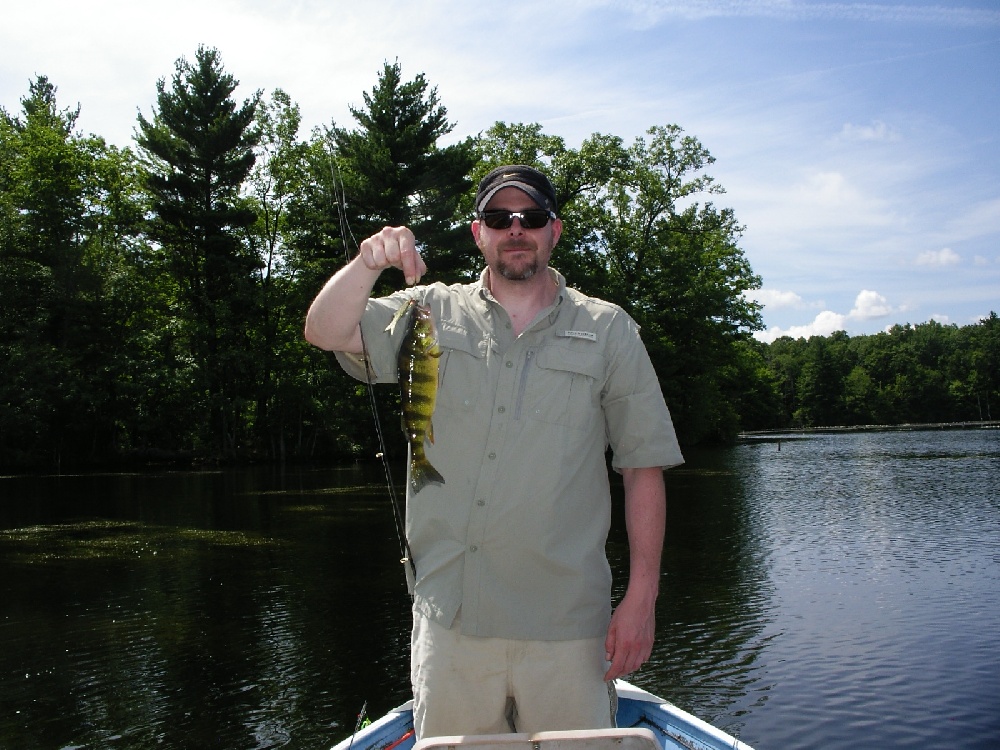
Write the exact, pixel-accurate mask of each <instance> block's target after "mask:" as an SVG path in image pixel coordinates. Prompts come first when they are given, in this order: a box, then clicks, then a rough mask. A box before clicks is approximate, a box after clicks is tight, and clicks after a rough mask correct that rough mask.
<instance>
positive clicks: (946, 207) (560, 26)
mask: <svg viewBox="0 0 1000 750" xmlns="http://www.w3.org/2000/svg"><path fill="white" fill-rule="evenodd" d="M12 5H13V7H9V8H6V9H5V10H4V22H3V24H2V26H0V106H2V107H3V108H4V109H5V110H6V111H7V112H9V113H11V114H16V113H19V112H20V110H21V105H20V101H21V99H22V98H23V97H25V96H26V95H27V93H28V86H29V83H30V82H31V81H33V80H34V79H35V77H36V75H45V76H47V77H48V78H49V80H50V81H51V82H52V83H53V84H54V85H55V86H56V87H57V101H58V103H59V105H60V107H62V108H75V107H76V106H77V105H79V106H80V108H81V113H80V117H79V120H78V121H77V125H78V128H79V130H80V131H81V132H83V133H85V134H90V133H93V134H96V135H100V136H103V137H104V138H105V139H106V140H107V141H108V142H110V143H113V144H115V145H118V146H132V145H134V144H133V135H134V132H135V126H136V117H137V115H138V113H140V112H141V113H143V114H144V115H145V116H147V117H149V116H151V115H152V113H153V106H154V103H155V95H156V83H157V81H158V80H159V79H166V80H167V81H168V82H169V81H170V79H171V76H172V75H173V72H174V65H175V62H176V61H177V60H178V59H179V58H185V59H187V60H189V61H193V60H194V56H195V53H196V51H197V49H198V46H199V45H204V46H206V47H214V48H216V49H217V50H218V51H219V52H220V55H221V59H222V62H223V65H224V67H225V69H226V71H227V72H228V73H230V74H232V75H233V76H234V77H235V78H236V79H237V80H238V81H239V82H240V86H239V88H238V89H237V91H236V94H235V96H236V98H237V99H239V100H243V99H246V98H249V97H250V96H252V95H253V93H254V92H255V91H257V90H258V89H259V90H263V91H264V92H265V94H270V93H271V92H272V91H273V90H274V89H276V88H281V89H283V90H285V91H286V92H287V93H288V94H289V95H290V96H291V98H292V100H293V101H294V102H296V103H298V105H299V106H300V108H301V111H302V116H303V130H302V133H301V135H302V137H303V138H305V137H307V136H308V133H309V132H310V130H311V129H312V128H313V127H317V126H323V125H329V124H330V123H331V122H335V123H336V124H337V125H339V126H342V127H348V128H350V127H353V126H354V124H355V123H354V120H353V119H352V117H351V115H350V110H349V107H350V106H362V105H363V93H364V92H365V91H371V90H372V88H374V87H375V86H376V84H377V82H378V75H379V73H380V72H381V71H382V68H383V65H384V64H385V63H386V62H389V63H393V62H398V63H399V64H400V66H401V68H402V75H403V79H404V80H412V79H413V78H414V77H416V76H417V75H418V74H420V73H422V74H424V76H425V78H426V80H427V82H428V83H429V84H430V85H431V86H433V87H436V88H437V92H438V96H439V97H440V101H441V103H442V104H443V105H444V106H445V107H446V108H447V110H448V115H449V118H450V120H451V121H452V122H453V123H454V124H455V128H454V130H453V132H452V133H451V135H450V136H449V137H448V138H449V139H450V140H451V141H457V140H460V139H462V138H465V137H466V136H470V135H472V136H474V135H477V134H478V133H481V132H483V131H484V130H486V129H487V128H489V127H490V126H491V125H492V124H493V123H494V122H496V121H498V120H501V121H504V122H508V123H510V122H523V123H539V124H540V125H541V126H542V128H543V130H544V132H545V133H547V134H549V135H556V136H560V137H562V138H563V139H565V141H566V144H567V145H568V146H570V147H572V148H576V147H579V145H580V144H581V143H582V141H583V140H584V139H585V138H587V137H589V136H590V135H592V134H594V133H603V134H606V135H616V136H619V137H621V138H623V139H624V140H625V141H626V142H627V143H631V142H632V141H633V140H634V139H635V138H637V137H640V136H642V135H643V134H644V133H645V131H646V130H647V129H648V128H650V127H652V126H656V125H668V124H676V125H679V126H680V127H681V128H683V130H684V132H685V134H686V135H691V136H694V137H696V138H697V139H698V140H699V141H700V142H701V143H702V145H703V146H704V147H705V148H707V149H708V150H709V151H710V152H711V154H712V156H713V157H715V159H716V161H715V163H714V164H713V165H711V167H710V168H709V169H708V170H707V173H708V174H710V175H711V176H713V177H714V178H715V179H716V180H717V182H718V183H719V184H721V185H722V186H723V187H724V188H725V190H726V192H725V194H723V195H716V196H711V199H712V201H713V202H714V203H715V205H716V206H717V207H729V208H732V209H733V210H734V211H735V214H736V217H737V219H738V220H739V222H740V224H741V225H743V226H744V227H745V230H744V232H743V234H742V236H741V238H740V241H739V245H740V247H741V248H742V249H743V251H744V253H745V254H746V257H747V259H748V260H749V262H750V264H751V266H752V268H753V271H754V272H755V273H756V274H757V275H759V276H760V277H761V280H762V285H761V288H760V289H759V290H757V291H756V292H754V297H755V299H757V300H758V301H759V302H761V303H762V304H763V305H764V310H763V320H764V323H765V325H766V326H767V329H766V330H765V331H761V332H758V333H757V334H756V335H757V337H758V338H760V339H761V340H763V341H772V340H774V339H775V338H777V337H778V336H781V335H790V336H793V337H800V336H804V337H808V336H810V335H822V336H826V335H829V334H831V333H833V332H834V331H839V330H844V331H847V333H848V334H849V335H851V336H856V335H864V334H872V333H877V332H879V331H883V330H886V329H888V328H889V327H891V326H893V325H896V324H900V325H905V324H911V325H917V324H920V323H924V322H927V321H929V320H936V321H938V322H939V323H942V324H946V325H951V324H954V325H958V326H965V325H970V324H974V323H975V322H976V321H977V320H979V319H980V318H982V317H984V316H988V315H989V314H990V312H991V311H996V312H998V313H1000V4H998V3H997V0H953V1H950V2H948V1H946V0H936V1H931V2H923V1H921V0H897V1H896V2H877V1H872V2H846V1H845V2H801V1H799V0H554V1H553V2H545V1H544V0H539V1H538V2H533V3H528V2H523V1H522V0H513V1H512V2H506V3H502V4H495V5H485V4H479V3H471V2H462V1H461V0H424V1H423V2H403V1H401V0H372V1H371V2H365V1H362V2H359V1H358V0H348V1H341V0H325V1H324V0H282V1H281V2H277V1H275V0H218V1H216V0H197V1H195V0H173V2H171V3H169V4H164V3H139V2H131V1H126V0H91V1H90V2H87V3H68V2H65V0H61V1H60V0H33V1H32V2H30V3H16V4H12ZM448 142H450V141H448V140H446V141H443V142H442V143H441V145H447V144H448ZM427 278H428V279H429V280H432V278H433V269H431V270H430V272H429V274H428V277H427ZM570 282H571V283H572V279H570Z"/></svg>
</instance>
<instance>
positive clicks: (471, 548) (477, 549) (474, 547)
mask: <svg viewBox="0 0 1000 750" xmlns="http://www.w3.org/2000/svg"><path fill="white" fill-rule="evenodd" d="M478 551H479V547H477V546H476V545H474V544H473V545H472V546H471V547H469V552H478Z"/></svg>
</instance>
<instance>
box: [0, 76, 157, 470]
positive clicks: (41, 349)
mask: <svg viewBox="0 0 1000 750" xmlns="http://www.w3.org/2000/svg"><path fill="white" fill-rule="evenodd" d="M21 103H22V109H23V111H22V113H21V114H20V115H16V116H15V115H11V114H9V113H7V112H6V111H3V110H0V238H2V242H0V290H2V291H0V359H2V360H3V361H4V372H5V377H4V379H3V382H2V384H0V450H2V451H3V455H4V458H5V460H7V461H11V462H13V463H29V464H41V463H55V464H59V463H62V462H64V461H65V462H74V461H81V460H95V459H102V458H104V457H106V456H107V455H108V454H109V453H113V452H115V451H117V450H119V449H120V448H122V447H123V446H126V445H128V444H129V441H130V438H129V436H128V434H127V433H128V430H129V428H130V427H131V426H133V425H127V424H125V423H124V420H126V419H127V418H128V417H129V415H130V414H131V413H132V411H133V410H132V408H131V407H132V406H133V405H134V402H131V401H130V397H131V395H132V394H130V393H129V384H128V374H129V372H130V365H129V358H128V357H127V356H126V355H125V352H126V351H127V349H128V347H129V346H130V345H131V344H132V343H133V342H134V341H135V338H136V337H135V336H134V335H133V332H134V330H135V329H134V328H133V327H130V323H134V319H133V318H132V317H131V316H132V315H133V314H134V313H135V312H136V311H137V310H138V309H139V308H140V307H141V306H142V303H141V300H142V298H143V295H142V294H140V293H137V292H136V282H137V275H136V274H135V273H134V272H133V268H134V265H133V264H134V260H135V254H136V252H137V248H138V239H137V236H138V226H139V217H140V216H141V206H142V204H141V201H139V200H138V196H137V193H136V189H135V188H136V182H135V176H136V172H135V160H134V158H133V157H132V154H131V152H129V151H127V150H124V151H121V150H118V149H114V148H109V147H108V146H106V145H105V143H104V141H103V140H101V139H100V138H97V137H94V136H90V137H84V136H81V135H79V134H77V133H76V132H75V125H76V120H77V116H78V114H79V111H80V110H79V107H77V108H76V109H60V108H59V106H58V104H57V101H56V88H55V86H54V85H53V84H52V83H50V82H49V80H48V79H47V78H46V77H44V76H39V77H38V78H37V79H36V80H35V81H34V82H32V83H31V85H30V87H29V94H28V96H27V97H25V98H24V99H22V100H21Z"/></svg>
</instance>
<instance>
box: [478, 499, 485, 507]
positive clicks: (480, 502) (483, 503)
mask: <svg viewBox="0 0 1000 750" xmlns="http://www.w3.org/2000/svg"><path fill="white" fill-rule="evenodd" d="M476 505H478V506H479V507H480V508H482V507H483V506H484V505H486V501H485V500H483V499H479V500H476Z"/></svg>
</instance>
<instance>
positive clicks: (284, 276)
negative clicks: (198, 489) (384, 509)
mask: <svg viewBox="0 0 1000 750" xmlns="http://www.w3.org/2000/svg"><path fill="white" fill-rule="evenodd" d="M155 86H156V97H155V104H154V106H153V110H152V112H150V113H148V115H147V114H139V115H138V117H137V122H136V127H135V137H134V144H133V145H132V146H130V147H125V148H122V147H116V146H114V145H109V144H108V143H106V142H105V140H104V139H103V138H101V137H100V136H99V135H93V134H90V135H84V134H82V133H80V132H78V131H77V129H76V121H77V119H78V117H79V114H80V111H81V110H80V105H77V106H76V107H75V108H74V107H65V106H63V105H62V104H61V103H60V102H58V101H57V96H56V94H57V87H56V85H55V84H54V83H53V82H51V81H49V80H48V78H47V77H45V76H44V75H39V76H37V77H36V79H35V80H34V81H31V82H29V83H28V88H27V92H26V94H25V96H24V97H23V98H22V99H21V102H20V104H21V108H20V110H19V111H16V112H9V111H7V110H6V109H4V108H2V107H0V362H2V363H3V364H2V374H3V377H2V379H0V466H4V467H7V468H11V469H15V470H23V469H39V470H60V469H63V468H66V467H71V466H72V467H84V468H88V467H90V468H92V467H102V466H121V465H127V464H148V463H151V462H172V463H182V464H191V463H211V464H227V463H248V462H265V461H313V460H347V459H355V458H364V457H367V456H373V455H374V453H375V451H377V450H378V445H377V430H376V428H375V427H374V426H373V425H374V423H375V421H376V420H375V418H374V417H373V413H372V405H373V404H374V406H375V410H376V414H378V415H380V416H379V419H380V420H381V422H383V423H384V424H386V425H390V426H391V425H395V424H396V419H395V415H396V414H398V408H399V407H398V396H397V395H396V393H395V392H394V390H395V389H391V388H380V389H377V390H376V392H375V394H374V397H373V398H371V397H370V396H369V394H368V393H367V391H366V388H365V386H364V384H360V383H358V382H356V381H354V380H352V379H350V378H348V377H347V376H346V375H344V374H343V373H342V372H341V371H340V369H339V368H338V367H337V366H336V364H335V362H334V361H333V358H332V355H330V354H328V353H326V352H322V351H319V350H317V349H315V348H313V347H311V346H310V345H308V344H307V343H306V342H305V341H304V340H303V338H302V324H303V320H304V316H305V311H306V309H307V307H308V305H309V303H310V301H311V299H312V298H313V296H314V295H315V294H316V292H317V291H318V290H319V289H320V287H321V286H322V285H323V283H324V282H325V281H326V279H327V278H329V276H330V275H331V274H332V273H334V271H336V269H337V268H338V267H339V266H340V265H342V264H343V263H344V262H346V260H347V259H349V258H350V257H351V256H352V255H353V253H355V252H356V251H357V242H358V241H359V240H360V239H362V238H364V237H366V236H368V235H369V234H371V233H372V232H374V231H377V230H378V229H380V228H381V227H383V226H385V225H402V224H405V225H408V226H410V227H411V228H412V229H413V230H414V233H415V234H416V236H417V238H418V241H419V242H420V243H421V252H422V253H423V255H424V257H425V259H426V261H427V265H428V268H429V273H428V276H427V277H426V280H428V281H443V282H446V283H447V282H456V281H467V280H471V279H472V278H474V277H475V276H476V275H478V273H479V270H480V256H479V253H478V250H476V248H475V245H474V244H473V242H472V239H471V235H470V232H469V229H468V225H469V222H470V220H471V218H472V213H473V208H472V204H473V195H474V192H475V185H476V184H477V183H478V180H479V178H480V177H481V176H482V175H484V174H485V173H486V172H487V171H489V170H490V169H491V168H492V167H494V166H496V165H498V164H503V163H525V164H531V165H535V166H538V167H540V168H542V169H544V170H545V171H546V172H547V173H548V174H549V175H550V177H551V178H552V182H553V184H554V185H555V187H556V190H557V193H558V198H559V206H560V211H559V212H560V215H561V217H562V218H563V221H564V224H565V230H564V233H563V236H562V239H561V241H560V244H559V245H558V246H557V248H556V250H555V252H554V254H553V260H552V264H553V265H554V266H555V267H556V268H558V269H559V270H560V271H562V272H563V273H564V274H565V275H566V276H567V278H568V280H569V283H570V284H571V285H572V286H575V287H576V288H578V289H580V290H581V291H583V292H585V293H588V294H592V295H594V296H598V297H601V298H603V299H607V300H609V301H612V302H615V303H617V304H619V305H621V306H622V307H623V308H624V309H625V310H626V311H628V313H629V314H630V315H632V316H633V317H634V318H635V319H636V320H637V321H638V322H639V324H640V325H641V326H642V330H643V338H644V340H645V342H646V345H647V348H648V349H649V352H650V356H651V357H652V360H653V363H654V365H655V367H656V369H657V372H658V374H659V377H660V380H661V383H662V386H663V392H664V395H665V397H666V399H667V403H668V405H669V406H670V410H671V413H672V415H673V417H674V421H675V424H676V427H677V431H678V435H679V437H680V439H681V442H682V444H684V445H696V444H699V443H706V442H718V441H721V442H725V441H731V440H733V439H734V438H735V437H736V436H737V435H738V434H740V433H741V432H743V431H751V430H764V429H785V428H790V427H806V428H808V427H823V426H833V425H843V426H850V425H871V424H902V423H914V422H946V423H951V422H965V421H981V420H992V419H994V417H993V415H992V412H991V409H992V408H996V407H997V405H998V404H1000V321H998V319H997V315H996V313H991V315H990V316H989V318H987V319H984V320H982V321H980V322H979V323H978V324H975V325H970V326H965V327H957V326H945V325H940V324H938V323H935V322H928V323H924V324H919V325H914V326H910V325H906V326H896V327H894V328H892V329H890V330H888V331H886V332H884V333H879V334H877V335H873V336H858V337H853V338H852V337H849V336H848V335H847V334H846V333H844V332H838V333H835V334H833V335H832V336H829V337H812V338H810V339H808V340H804V339H798V340H793V339H790V338H787V337H786V338H782V339H778V340H777V341H775V342H773V343H771V344H764V343H761V342H759V341H757V340H755V339H754V338H753V335H752V334H753V333H754V332H755V331H759V330H762V328H763V323H762V318H761V307H760V305H759V304H758V303H756V302H754V301H752V298H751V297H750V296H749V295H748V294H747V293H748V292H752V291H753V290H755V289H758V288H760V286H761V279H760V278H759V277H758V276H757V275H755V274H754V272H753V269H752V268H751V266H750V263H749V262H748V260H747V258H746V257H745V255H744V253H743V251H742V250H741V249H740V246H739V242H740V239H741V235H742V232H743V227H742V226H741V225H740V223H739V221H738V220H737V217H736V216H735V215H734V212H733V211H732V209H729V208H725V207H720V206H718V205H716V201H718V200H719V199H718V196H721V195H723V194H724V193H725V191H724V189H723V187H722V186H721V185H719V184H718V183H717V182H716V181H715V180H714V179H713V178H712V177H711V176H710V174H708V170H710V168H711V165H712V164H713V163H714V161H715V160H714V158H713V157H712V155H711V153H710V152H709V151H708V149H707V148H706V147H705V146H704V145H703V144H702V143H701V142H700V141H699V140H698V139H697V138H696V137H694V136H692V135H690V134H686V133H685V132H684V130H683V129H682V128H681V127H679V126H678V125H675V124H660V125H653V126H651V127H649V128H648V130H647V131H646V132H645V134H644V136H643V137H639V138H636V139H635V140H634V141H633V142H632V143H626V142H625V141H624V140H623V139H622V138H619V137H617V136H614V135H606V134H601V133H594V134H593V135H591V136H590V137H588V138H587V139H585V140H584V141H583V142H582V144H581V145H580V146H579V148H571V147H569V146H567V144H566V142H565V141H564V139H562V138H561V137H559V136H557V135H552V134H549V133H545V132H544V131H543V129H542V127H541V126H540V125H538V124H524V123H505V122H497V123H495V124H494V125H493V126H492V127H490V128H489V129H488V130H486V131H485V132H482V133H479V134H478V135H477V136H475V137H468V138H466V139H464V140H460V141H458V142H453V143H450V144H449V145H441V142H442V141H443V140H447V136H448V135H449V134H450V133H452V131H453V130H454V128H455V123H453V122H451V121H449V119H448V112H447V109H446V107H445V106H444V104H443V103H442V102H441V101H440V100H439V97H438V94H437V89H436V88H435V87H433V86H432V85H431V84H430V83H429V82H428V81H427V80H426V79H425V77H424V76H423V75H422V74H418V75H416V76H414V77H413V78H412V79H409V80H407V79H406V78H405V77H404V75H403V71H402V68H401V66H400V64H399V63H398V62H397V63H393V64H390V63H386V64H385V65H384V67H383V69H382V70H381V71H379V72H378V74H377V81H376V83H375V85H374V86H373V88H372V89H371V90H370V91H366V92H363V93H362V101H363V105H360V106H352V107H351V108H350V112H351V115H352V117H353V120H354V122H353V123H352V124H351V127H343V126H340V125H338V124H337V123H335V122H331V123H330V124H329V125H328V126H324V127H318V128H315V129H313V130H312V132H310V133H308V134H303V133H300V130H301V116H300V112H299V108H298V106H297V105H296V104H295V102H294V101H293V100H292V98H291V97H290V96H289V95H288V94H287V93H286V92H284V91H282V90H280V89H278V90H275V91H273V92H271V93H270V94H265V93H264V92H262V91H257V92H254V93H253V94H252V95H251V96H250V97H249V98H247V99H244V100H242V101H239V100H237V98H235V93H236V89H237V87H238V81H237V79H236V78H235V77H234V76H233V75H232V74H231V73H229V72H227V71H226V69H225V67H224V65H223V62H222V59H221V55H220V53H219V51H218V50H216V49H212V48H207V47H200V48H199V49H198V50H197V52H196V54H195V56H194V59H193V60H191V61H189V60H187V59H186V58H183V57H182V58H180V59H178V61H177V63H176V65H175V69H174V71H173V73H172V75H170V76H169V78H166V77H165V78H163V79H160V80H159V81H157V82H156V83H155ZM380 285H381V288H380V289H377V290H376V291H381V292H387V291H389V290H391V289H393V288H395V287H398V286H401V285H402V280H401V278H398V277H395V276H393V274H391V273H386V274H383V278H382V279H381V280H380ZM385 432H386V435H387V437H390V438H392V440H393V441H398V442H394V443H393V449H396V448H398V447H399V446H400V445H401V434H400V435H397V434H396V433H398V432H399V431H398V430H394V429H391V428H390V429H386V430H385Z"/></svg>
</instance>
